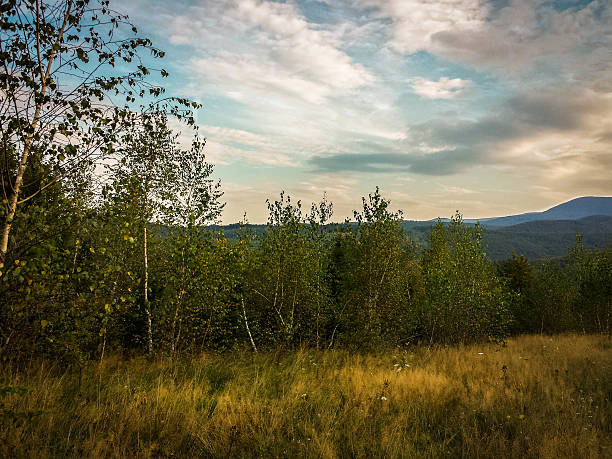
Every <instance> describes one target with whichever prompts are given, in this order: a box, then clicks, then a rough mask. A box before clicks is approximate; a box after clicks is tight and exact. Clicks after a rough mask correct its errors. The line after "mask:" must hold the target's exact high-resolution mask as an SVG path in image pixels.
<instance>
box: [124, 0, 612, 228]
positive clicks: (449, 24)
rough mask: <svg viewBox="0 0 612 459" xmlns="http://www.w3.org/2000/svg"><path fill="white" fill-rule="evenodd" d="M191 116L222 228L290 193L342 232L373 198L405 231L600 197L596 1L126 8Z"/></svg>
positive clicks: (609, 18) (611, 137) (233, 1)
mask: <svg viewBox="0 0 612 459" xmlns="http://www.w3.org/2000/svg"><path fill="white" fill-rule="evenodd" d="M116 3H117V5H116V6H117V9H120V10H123V11H127V12H128V14H129V15H130V18H131V19H132V21H133V22H135V23H136V24H137V25H138V26H139V29H140V31H141V32H142V33H143V34H144V35H147V36H149V37H151V38H152V39H153V40H154V43H155V44H156V45H157V46H158V47H160V48H162V49H163V50H165V51H166V58H165V59H164V62H163V66H164V68H166V69H167V70H168V71H169V72H170V77H169V78H168V79H166V80H165V81H164V83H165V85H166V86H167V88H168V92H169V93H170V94H172V95H180V96H186V97H190V98H192V99H195V100H197V101H199V102H201V103H202V104H203V105H204V108H203V109H202V110H200V111H199V112H198V114H197V119H198V124H199V125H200V130H201V132H202V133H203V135H205V136H206V138H207V157H208V159H209V161H211V162H212V163H214V164H215V165H216V168H215V176H216V177H218V178H220V179H221V182H222V188H223V190H224V191H225V196H224V199H225V201H227V206H226V209H225V212H224V215H223V221H224V222H225V223H230V222H235V221H238V220H239V219H240V218H241V217H242V215H243V214H244V212H245V211H246V213H247V217H248V219H249V221H250V222H254V223H259V222H264V221H265V220H266V205H265V200H266V199H267V198H275V197H277V196H278V194H279V193H280V191H281V190H285V191H286V192H287V193H289V194H290V195H291V196H292V198H294V199H301V200H302V201H303V202H304V203H305V204H306V205H307V206H308V205H309V203H310V202H312V201H317V200H319V199H320V198H321V196H322V195H323V193H324V192H326V193H327V195H328V197H329V198H330V199H331V200H332V201H333V202H334V206H335V207H334V209H335V215H334V219H335V220H343V219H344V218H345V217H347V216H350V215H351V214H352V210H353V209H355V208H357V207H358V206H359V204H360V201H361V200H360V197H361V196H362V195H364V194H367V193H368V192H371V191H372V190H373V189H374V187H376V186H377V185H379V186H380V188H381V190H382V192H383V194H384V195H385V196H386V197H388V198H390V199H391V201H392V206H393V207H394V208H400V209H403V210H404V213H405V216H406V218H409V219H429V218H434V217H438V216H443V217H445V216H449V215H451V213H453V211H454V210H455V209H459V210H460V211H462V212H463V214H464V215H465V216H466V217H488V216H497V215H507V214H512V213H518V212H524V211H531V210H541V209H545V208H548V207H550V206H552V205H554V204H556V203H558V202H561V201H565V200H567V199H571V198H573V197H576V196H581V195H610V194H612V180H610V179H611V178H612V174H611V173H610V167H611V166H612V2H610V1H608V0H594V1H573V0H562V1H561V0H559V1H551V0H546V1H545V0H494V1H482V0H429V1H417V0H344V1H340V0H324V1H317V0H292V1H285V2H282V1H263V0H175V1H173V2H168V1H162V0H138V1H134V0H130V1H128V0H121V1H118V2H116Z"/></svg>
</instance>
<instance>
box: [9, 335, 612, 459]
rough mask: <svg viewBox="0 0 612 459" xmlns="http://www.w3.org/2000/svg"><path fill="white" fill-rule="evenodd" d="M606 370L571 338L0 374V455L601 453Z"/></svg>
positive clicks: (605, 345) (608, 352)
mask: <svg viewBox="0 0 612 459" xmlns="http://www.w3.org/2000/svg"><path fill="white" fill-rule="evenodd" d="M611 375H612V342H611V341H610V339H609V338H606V337H603V336H579V335H565V336H553V337H541V336H522V337H518V338H514V339H511V340H509V342H508V344H507V346H505V347H502V346H498V345H495V344H487V345H480V346H479V345H472V346H465V347H440V348H434V349H428V348H425V347H414V348H408V349H399V348H397V349H390V350H386V351H378V352H374V353H369V354H356V353H350V352H347V351H328V352H314V351H297V352H280V351H279V352H277V353H265V354H251V353H238V352H236V353H232V354H223V355H201V356H198V357H194V358H189V359H187V358H185V359H181V360H176V359H175V360H163V359H162V360H158V361H155V362H149V361H147V360H144V359H132V360H128V361H125V360H121V359H118V358H113V357H109V358H107V359H105V360H104V361H103V362H101V363H100V364H95V363H92V364H91V365H89V366H87V367H85V368H83V369H82V371H78V372H76V371H73V372H60V371H58V370H57V369H56V368H55V367H53V366H49V364H44V363H40V364H37V365H36V366H35V368H32V369H30V370H16V369H15V368H12V367H10V366H5V367H3V368H2V369H1V370H0V378H1V379H0V387H4V390H3V397H2V398H0V410H1V411H0V456H2V457H48V456H96V457H99V456H106V457H108V456H111V457H160V456H161V457H166V456H184V457H324V458H327V457H373V456H377V457H378V456H386V457H441V456H449V457H458V456H464V457H612V426H611V419H612V416H611V415H612V405H611V403H610V399H611V397H612V378H611ZM16 388H22V389H25V390H26V391H25V392H24V391H20V390H19V389H16Z"/></svg>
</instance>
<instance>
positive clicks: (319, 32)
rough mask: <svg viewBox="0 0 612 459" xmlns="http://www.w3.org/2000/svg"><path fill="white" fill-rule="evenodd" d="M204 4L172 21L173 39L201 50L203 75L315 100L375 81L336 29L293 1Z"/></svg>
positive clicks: (199, 65)
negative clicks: (314, 20) (311, 18)
mask: <svg viewBox="0 0 612 459" xmlns="http://www.w3.org/2000/svg"><path fill="white" fill-rule="evenodd" d="M206 6H207V7H208V8H192V10H191V11H190V14H189V15H181V16H176V17H174V18H173V19H172V21H171V24H170V33H171V35H170V36H171V40H172V42H173V43H175V44H185V43H190V44H191V45H192V46H194V47H195V48H196V49H197V50H198V51H199V52H198V53H197V54H196V57H195V58H194V61H193V62H194V64H195V70H196V71H197V73H198V75H200V76H201V77H202V78H205V79H209V78H212V79H214V80H215V82H216V83H220V82H223V81H227V82H228V83H235V82H237V81H239V82H240V85H241V86H242V88H243V89H249V88H252V87H253V88H254V89H255V90H261V89H264V90H266V91H267V93H268V94H269V93H270V92H271V91H280V92H282V93H286V94H292V95H293V96H294V97H299V98H301V99H303V100H305V101H307V102H310V103H314V104H320V103H322V102H323V101H324V100H325V99H326V98H327V97H329V96H331V95H335V94H338V93H340V92H342V91H350V90H352V89H355V88H359V87H363V86H366V85H368V84H371V83H372V82H373V81H374V76H373V75H372V74H371V73H370V72H368V71H367V70H366V69H365V68H364V67H363V66H362V65H361V64H358V63H356V62H354V61H353V60H352V59H351V57H350V56H348V55H347V54H346V53H345V52H344V51H343V50H342V49H340V43H339V42H338V40H337V37H336V34H335V33H334V32H333V31H328V30H325V29H323V28H317V27H315V26H313V25H312V24H309V23H308V22H307V21H306V20H305V19H304V17H303V16H302V15H301V13H300V12H299V10H298V9H297V7H296V6H295V5H294V4H292V3H278V2H271V1H261V0H235V1H233V0H222V1H219V2H215V4H214V5H210V4H207V5H206ZM238 41H239V42H242V43H236V42H238ZM247 43H249V44H250V46H248V45H247ZM227 49H232V52H231V53H228V52H227V51H226V50H227Z"/></svg>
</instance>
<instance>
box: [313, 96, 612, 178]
mask: <svg viewBox="0 0 612 459" xmlns="http://www.w3.org/2000/svg"><path fill="white" fill-rule="evenodd" d="M611 122H612V96H608V97H602V96H601V95H600V94H598V93H596V92H594V91H592V90H586V89H580V90H574V91H571V90H569V89H567V88H560V89H557V90H554V91H553V90H550V91H547V92H543V91H526V92H524V93H521V94H519V95H516V96H512V97H510V98H508V99H507V100H506V101H505V102H504V103H503V104H501V105H500V106H499V107H498V109H497V110H492V111H491V113H490V114H488V115H486V116H483V117H481V118H480V119H476V120H470V119H465V118H441V119H433V120H429V121H427V122H424V123H420V124H415V125H412V126H410V128H409V129H408V132H407V134H406V136H405V138H404V139H402V140H398V141H396V142H395V143H394V144H393V145H392V146H391V147H389V146H381V148H380V149H379V151H371V152H365V153H355V152H346V153H338V154H333V155H327V156H317V157H314V158H312V159H311V160H310V164H311V165H312V166H313V167H314V169H315V170H316V171H327V172H339V171H357V172H368V173H396V172H401V171H404V172H410V173H415V174H421V175H440V176H442V175H449V174H456V173H460V172H464V171H467V170H469V169H472V168H477V167H480V166H487V167H497V168H506V169H512V170H515V171H519V173H520V174H521V175H523V176H524V174H525V173H526V172H527V171H528V170H529V171H539V173H540V174H541V177H540V179H541V180H544V181H546V180H552V179H553V178H554V177H557V178H559V177H565V176H568V175H571V176H574V175H578V174H579V172H578V171H584V170H593V171H594V170H596V169H593V168H591V166H593V165H599V166H604V165H607V164H608V163H609V162H610V161H612V160H608V161H604V159H605V158H606V157H609V147H610V145H609V143H607V142H602V141H601V139H602V138H605V136H606V135H609V132H608V131H606V128H605V127H604V126H607V125H609V124H610V123H611ZM576 158H581V161H582V163H583V166H582V167H580V168H575V167H574V166H572V164H573V162H574V161H575V160H576ZM603 170H608V169H607V168H606V169H603ZM595 175H598V174H595ZM590 177H592V175H591V176H584V175H583V176H582V179H583V180H584V181H585V182H588V181H589V180H590Z"/></svg>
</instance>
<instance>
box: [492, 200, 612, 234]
mask: <svg viewBox="0 0 612 459" xmlns="http://www.w3.org/2000/svg"><path fill="white" fill-rule="evenodd" d="M593 215H606V216H609V217H612V197H605V196H585V197H581V198H576V199H572V200H571V201H567V202H564V203H562V204H559V205H557V206H554V207H551V208H550V209H548V210H546V211H544V212H528V213H524V214H518V215H509V216H506V217H496V218H485V219H482V220H481V223H482V224H483V225H484V226H489V227H493V226H495V227H497V226H510V225H517V224H520V223H526V222H532V221H540V220H578V219H581V218H584V217H590V216H593Z"/></svg>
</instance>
